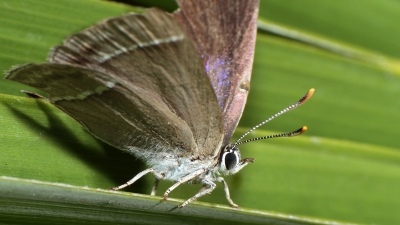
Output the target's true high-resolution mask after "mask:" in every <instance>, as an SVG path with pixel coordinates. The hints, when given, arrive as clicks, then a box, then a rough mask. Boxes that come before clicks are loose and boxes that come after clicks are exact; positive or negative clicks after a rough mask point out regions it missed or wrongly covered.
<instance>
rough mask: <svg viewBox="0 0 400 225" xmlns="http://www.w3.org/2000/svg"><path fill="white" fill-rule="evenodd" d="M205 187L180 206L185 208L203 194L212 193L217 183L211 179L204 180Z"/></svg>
mask: <svg viewBox="0 0 400 225" xmlns="http://www.w3.org/2000/svg"><path fill="white" fill-rule="evenodd" d="M202 182H203V184H204V185H203V187H202V188H201V189H200V191H199V192H197V194H195V195H194V196H193V197H191V198H189V199H188V200H186V202H184V203H182V204H181V205H180V206H178V207H179V208H183V207H185V206H186V205H187V204H189V203H191V202H193V201H196V200H197V199H198V198H200V197H201V196H203V195H206V194H211V192H212V191H213V190H214V189H215V187H217V185H216V184H215V183H214V182H212V181H210V180H203V181H202Z"/></svg>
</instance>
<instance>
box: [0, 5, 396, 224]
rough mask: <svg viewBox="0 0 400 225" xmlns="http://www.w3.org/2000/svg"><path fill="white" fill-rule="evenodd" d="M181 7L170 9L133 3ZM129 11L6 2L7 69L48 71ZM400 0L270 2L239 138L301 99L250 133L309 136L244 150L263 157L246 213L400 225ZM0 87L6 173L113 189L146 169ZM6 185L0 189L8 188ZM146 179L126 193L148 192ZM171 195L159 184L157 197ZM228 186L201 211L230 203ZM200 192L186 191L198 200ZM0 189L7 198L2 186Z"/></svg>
mask: <svg viewBox="0 0 400 225" xmlns="http://www.w3.org/2000/svg"><path fill="white" fill-rule="evenodd" d="M125 2H126V3H130V4H131V5H140V6H143V7H150V6H158V7H161V8H163V9H166V10H169V11H173V10H174V9H176V7H177V6H176V4H175V3H174V2H173V1H155V0H154V1H149V0H146V1H134V0H131V1H129V0H125ZM132 10H136V11H142V9H138V8H134V7H132V6H128V5H126V4H123V3H118V2H112V1H99V0H85V1H81V0H62V1H51V0H42V1H37V0H3V1H0V12H1V16H0V69H1V70H3V71H5V70H8V69H10V68H11V67H12V66H13V65H17V64H24V63H28V62H45V60H46V57H47V54H48V52H49V50H50V48H51V47H52V46H55V45H60V44H61V43H62V40H63V39H65V38H66V37H67V36H69V35H71V34H73V33H76V32H78V31H80V30H82V29H84V28H86V27H88V26H90V25H93V24H95V23H96V22H98V21H100V20H102V19H104V18H108V17H112V16H119V15H123V14H125V13H127V12H129V11H132ZM399 21H400V2H399V1H393V0H354V1H344V0H336V1H333V0H331V1H319V0H303V1H280V0H261V5H260V12H259V33H258V36H257V44H256V54H255V60H254V68H253V75H252V80H251V91H250V95H249V98H248V103H247V105H246V108H245V112H244V114H243V117H242V120H241V122H240V125H239V127H238V129H237V132H236V135H235V137H234V138H237V137H238V136H239V135H240V134H242V133H243V132H245V131H246V130H247V129H248V128H250V127H252V126H254V125H256V124H258V123H259V122H261V121H263V120H264V119H266V118H267V117H269V116H271V115H273V114H274V113H276V112H277V111H279V110H281V109H283V108H285V107H287V106H288V105H290V104H292V103H294V102H295V101H296V100H297V99H298V98H300V97H301V96H302V95H303V94H304V93H305V92H306V91H307V90H308V89H309V88H315V89H316V92H315V94H314V96H313V97H312V98H311V99H310V100H309V101H308V102H307V103H306V104H305V105H304V106H302V107H300V108H299V109H296V110H294V111H292V112H290V113H288V114H285V115H283V116H281V117H279V118H278V119H276V120H274V121H272V122H270V123H268V124H267V125H265V126H263V127H261V128H260V129H258V130H257V131H256V132H254V134H252V135H250V136H251V137H257V136H263V135H267V134H271V133H277V132H287V131H292V130H294V129H297V128H298V127H301V126H302V125H307V126H308V128H309V129H308V131H307V132H306V133H305V134H303V135H302V136H300V137H296V138H291V139H285V138H282V139H275V140H266V141H262V142H261V141H260V142H254V143H251V144H247V145H244V146H243V147H241V151H242V156H243V157H254V158H256V161H255V163H254V164H252V165H249V166H248V167H246V168H245V169H243V170H242V171H241V172H240V173H238V174H237V175H235V176H232V177H229V178H227V182H228V184H229V186H230V190H231V196H232V199H233V200H234V201H235V202H236V203H237V204H239V205H240V206H242V207H244V208H254V209H261V210H268V211H275V212H282V213H286V214H295V215H305V216H313V217H321V218H327V219H333V220H341V221H349V222H355V223H366V224H399V223H400V201H399V199H400V144H399V134H398V133H399V124H400V116H399V115H398V111H399V109H400V98H399V96H400V79H399V74H400V70H399V56H400V42H399V40H400V30H399V29H398V22H399ZM21 89H24V90H33V89H31V88H29V87H26V86H23V85H20V84H17V83H13V82H11V81H5V80H0V93H2V94H4V95H0V103H1V104H0V127H1V129H2V132H1V135H0V151H1V157H0V176H12V177H19V178H26V179H36V180H42V181H49V182H60V183H67V184H72V185H77V186H89V187H93V188H104V189H107V188H108V187H111V186H115V185H118V184H121V183H123V182H125V181H127V180H128V179H130V178H131V177H133V176H134V175H135V174H136V173H137V172H139V171H140V170H142V169H144V168H145V166H144V165H143V164H142V163H141V162H139V161H138V160H135V159H134V158H133V157H127V155H126V154H124V153H121V152H120V151H119V150H116V149H113V148H111V147H109V146H107V145H106V144H103V143H102V142H100V141H98V140H96V139H94V138H93V137H92V136H91V135H90V134H88V133H87V132H85V131H84V130H83V129H82V128H81V127H80V125H79V124H77V123H76V122H74V121H73V120H72V119H70V118H69V117H68V116H66V115H65V114H63V113H62V112H60V111H59V110H57V109H55V108H54V107H52V106H50V105H48V104H45V103H43V102H41V101H35V100H32V99H26V98H24V97H21V96H24V95H23V94H22V93H20V91H19V90H21ZM0 182H1V180H0ZM152 182H153V178H152V177H151V176H146V178H145V179H142V180H140V181H139V182H138V183H137V184H135V185H133V186H132V187H130V188H129V189H128V190H129V191H132V192H139V193H149V192H150V189H151V185H152ZM169 185H171V183H169V182H161V185H160V187H159V193H158V195H161V194H162V193H163V192H164V190H165V189H166V188H167V187H168V186H169ZM221 186H222V185H220V184H218V187H217V189H216V190H215V191H214V192H213V193H212V194H211V195H209V196H206V197H203V198H201V199H200V201H204V202H213V203H218V204H227V202H226V200H225V196H224V193H223V189H222V187H221ZM199 188H200V186H188V185H187V186H185V187H179V188H178V189H177V190H176V191H174V192H172V193H171V195H170V196H171V197H176V198H182V199H185V198H188V197H191V196H192V195H193V194H194V193H195V192H197V190H198V189H199ZM0 192H1V190H0Z"/></svg>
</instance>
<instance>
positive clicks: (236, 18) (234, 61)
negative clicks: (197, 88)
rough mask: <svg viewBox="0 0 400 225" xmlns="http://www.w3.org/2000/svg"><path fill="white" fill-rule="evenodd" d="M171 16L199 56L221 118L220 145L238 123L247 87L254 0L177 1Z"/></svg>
mask: <svg viewBox="0 0 400 225" xmlns="http://www.w3.org/2000/svg"><path fill="white" fill-rule="evenodd" d="M177 2H178V4H179V6H180V10H179V11H177V12H176V13H175V18H176V19H177V20H178V21H179V22H180V23H181V24H182V25H183V26H184V28H185V30H186V32H187V33H188V35H189V36H190V38H191V39H192V41H193V42H194V43H195V45H196V47H197V51H198V52H199V54H200V55H201V57H202V59H203V64H204V67H205V69H206V73H207V75H208V76H209V77H210V80H211V83H212V86H213V88H214V91H215V93H216V95H217V98H218V104H219V106H220V108H221V111H222V114H223V119H224V145H226V144H228V142H229V140H230V138H231V137H232V134H233V132H234V130H235V129H236V127H237V124H238V123H239V119H240V117H241V115H242V112H243V109H244V105H245V103H246V99H247V95H248V92H249V88H250V75H251V69H252V65H253V56H254V45H255V39H256V30H257V15H258V5H259V1H258V0H246V1H243V0H235V1H232V0H218V1H216V0H201V1H187V0H177Z"/></svg>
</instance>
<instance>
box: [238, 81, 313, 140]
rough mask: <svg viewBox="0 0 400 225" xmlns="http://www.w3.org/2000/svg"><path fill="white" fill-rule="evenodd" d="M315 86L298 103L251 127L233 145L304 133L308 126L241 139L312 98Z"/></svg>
mask: <svg viewBox="0 0 400 225" xmlns="http://www.w3.org/2000/svg"><path fill="white" fill-rule="evenodd" d="M314 90H315V89H314V88H311V89H310V90H309V91H308V92H307V93H306V94H305V95H304V96H303V97H302V98H301V99H300V100H298V101H297V102H296V103H294V104H293V105H291V106H289V107H287V108H285V109H283V110H282V111H280V112H278V113H276V114H275V115H273V116H271V117H270V118H268V119H266V120H264V121H263V122H261V123H259V124H258V125H256V126H254V127H253V128H251V129H250V130H248V131H247V132H246V133H244V134H243V135H242V136H241V137H240V138H239V139H238V140H237V141H236V142H235V143H234V144H233V147H237V146H238V145H241V144H244V143H247V142H250V141H259V140H264V139H269V138H277V137H293V136H297V135H300V134H302V133H304V132H305V131H306V130H307V127H306V126H303V127H302V128H300V129H298V130H296V131H292V132H288V133H282V134H274V135H269V136H264V137H257V138H251V139H248V140H245V141H241V140H242V139H243V138H244V137H245V136H246V135H248V134H249V133H251V132H252V131H254V130H255V129H257V128H259V127H261V126H262V125H264V124H266V123H268V122H269V121H271V120H273V119H275V118H276V117H278V116H280V115H282V114H284V113H286V112H288V111H290V110H292V109H295V108H297V107H299V106H300V105H302V104H303V103H304V102H306V101H307V100H308V99H309V98H311V96H312V95H313V93H314Z"/></svg>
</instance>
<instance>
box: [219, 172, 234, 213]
mask: <svg viewBox="0 0 400 225" xmlns="http://www.w3.org/2000/svg"><path fill="white" fill-rule="evenodd" d="M217 181H219V182H221V183H222V184H223V185H224V191H225V196H226V200H228V202H229V204H231V206H232V207H235V208H239V206H238V205H236V204H235V203H234V202H233V201H232V199H231V196H230V194H229V188H228V184H227V183H226V181H225V180H224V178H222V177H218V178H217Z"/></svg>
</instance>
